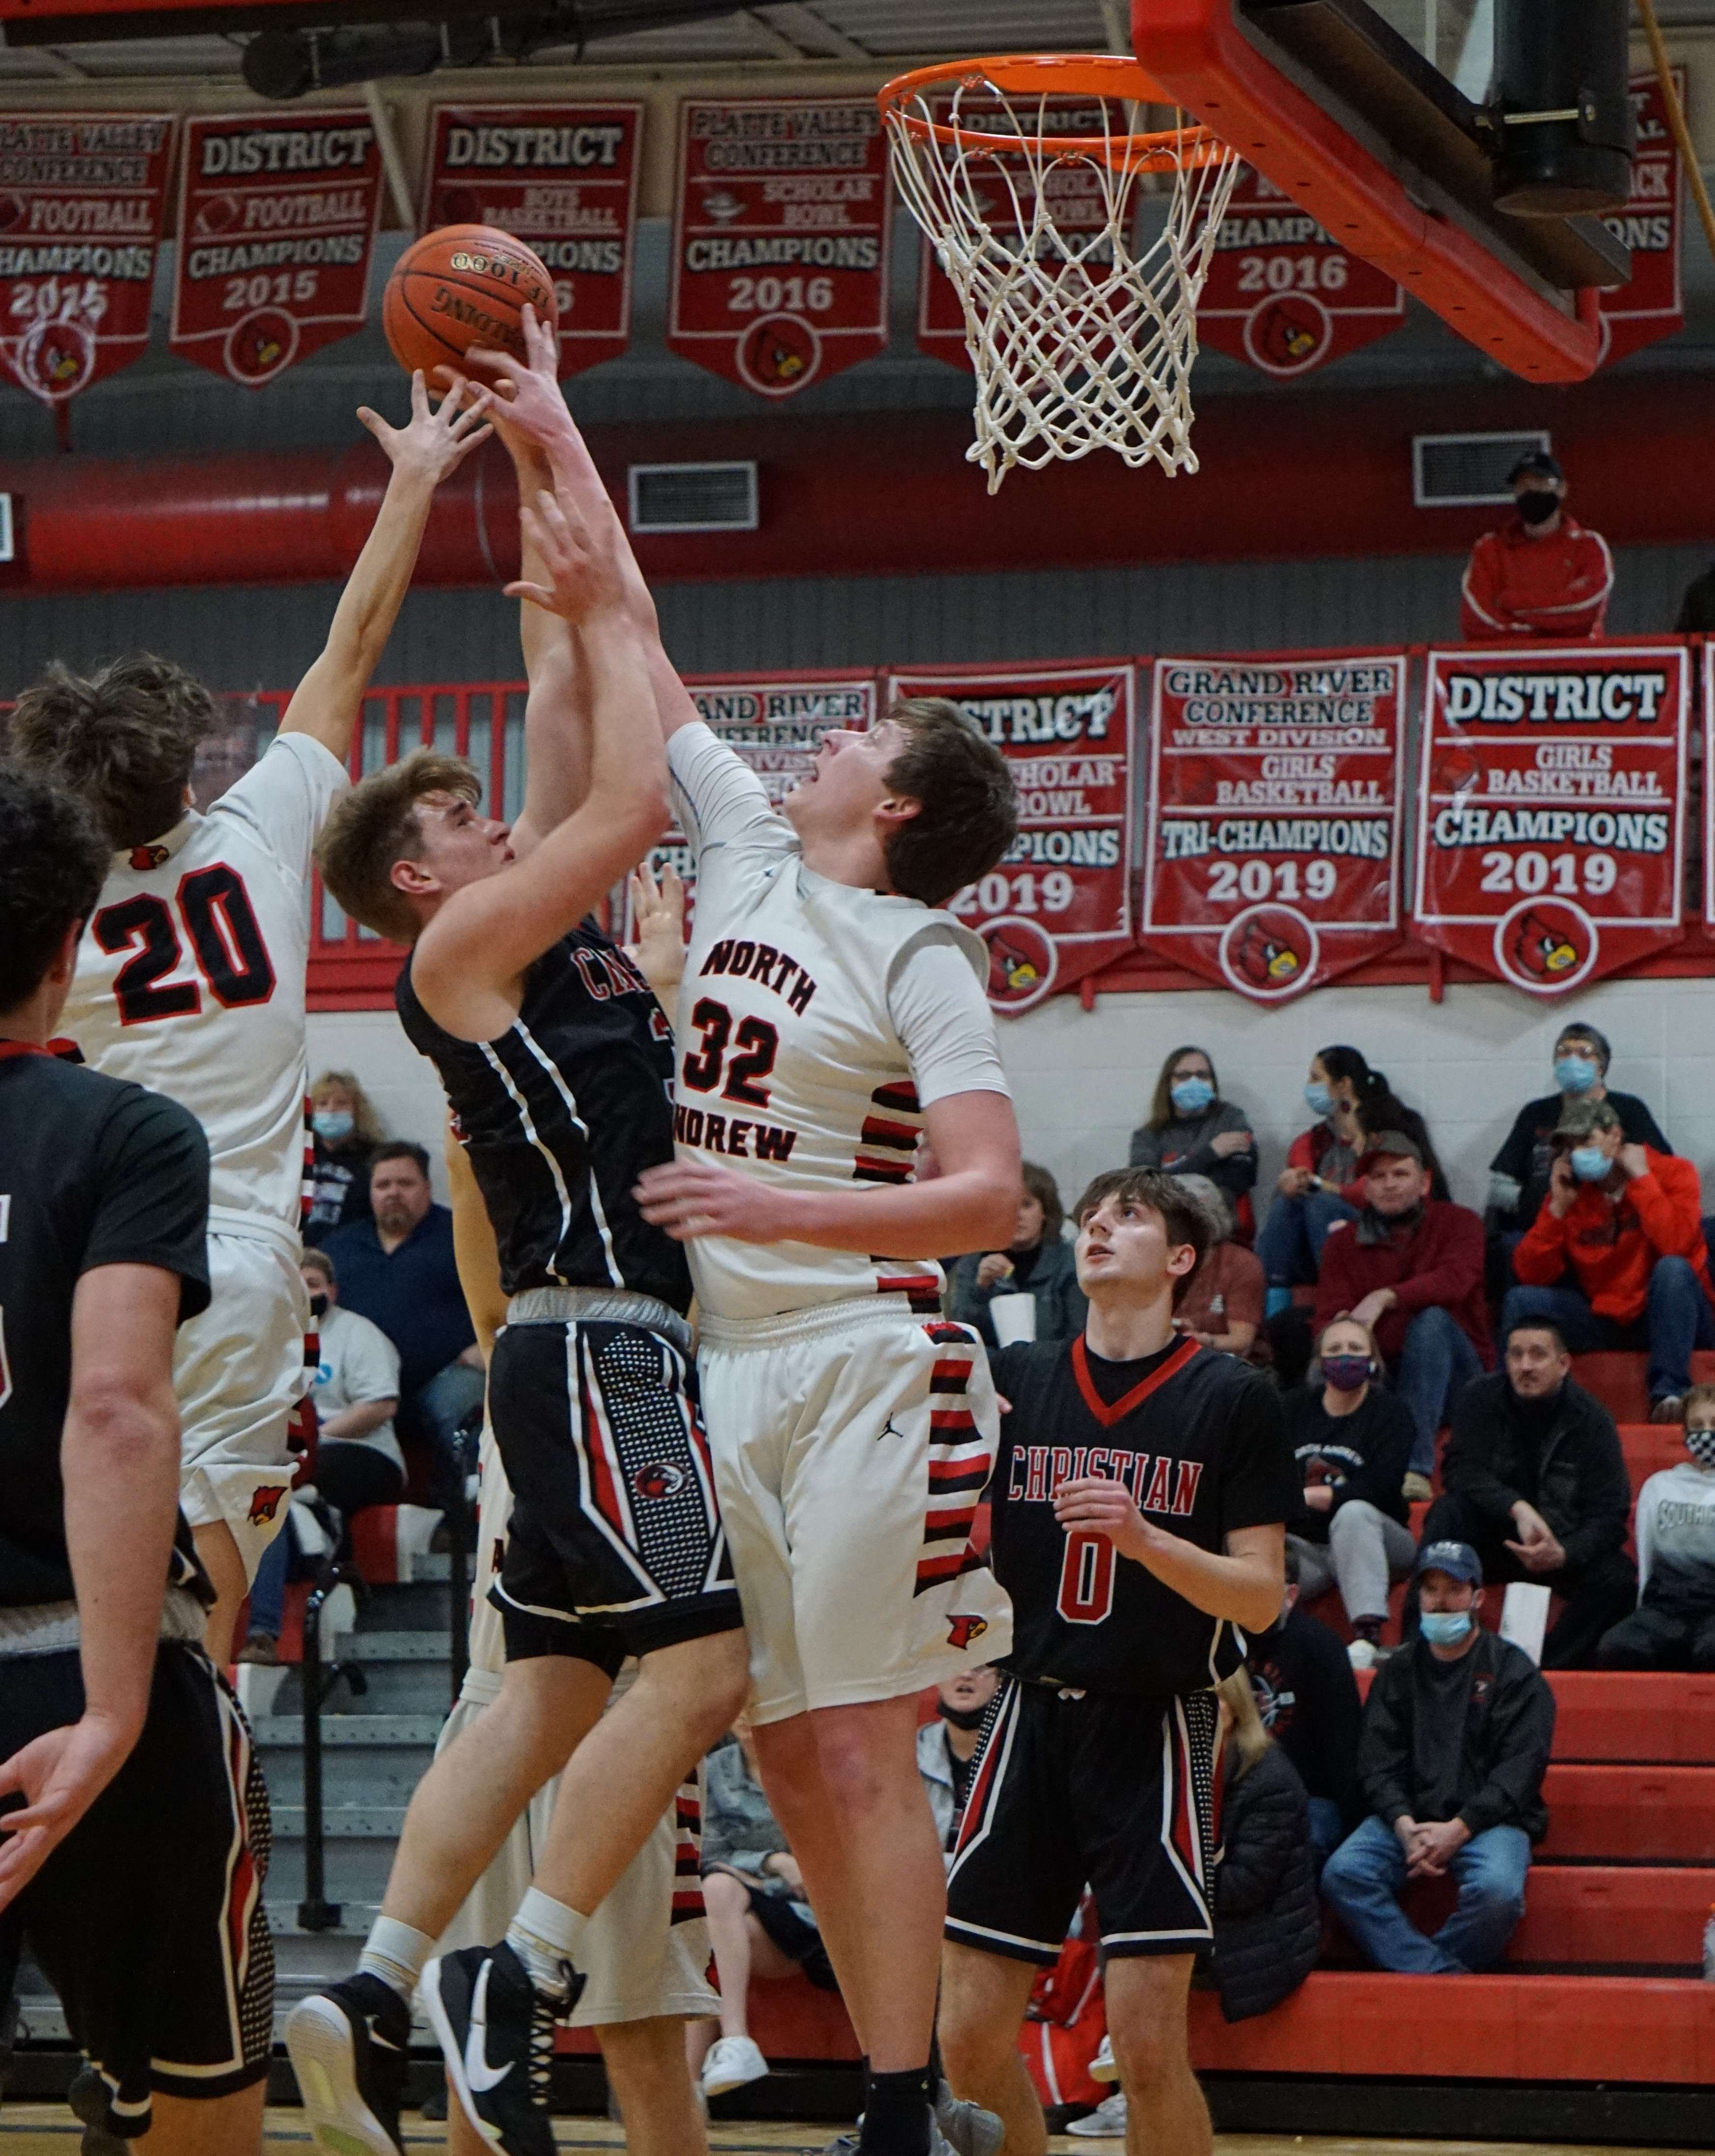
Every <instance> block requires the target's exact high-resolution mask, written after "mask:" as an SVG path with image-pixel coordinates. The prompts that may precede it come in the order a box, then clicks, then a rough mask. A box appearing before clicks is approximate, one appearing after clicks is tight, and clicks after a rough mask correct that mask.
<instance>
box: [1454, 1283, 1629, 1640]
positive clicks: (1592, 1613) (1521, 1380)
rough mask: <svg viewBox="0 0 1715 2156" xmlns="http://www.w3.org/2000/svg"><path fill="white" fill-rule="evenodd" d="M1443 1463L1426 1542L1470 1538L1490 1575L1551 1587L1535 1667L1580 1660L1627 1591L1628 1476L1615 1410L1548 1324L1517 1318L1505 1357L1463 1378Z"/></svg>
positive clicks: (1624, 1602)
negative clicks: (1589, 1386) (1552, 1614)
mask: <svg viewBox="0 0 1715 2156" xmlns="http://www.w3.org/2000/svg"><path fill="white" fill-rule="evenodd" d="M1441 1474H1442V1479H1443V1481H1445V1485H1446V1493H1445V1496H1440V1497H1438V1498H1437V1499H1436V1500H1435V1503H1434V1504H1433V1505H1432V1506H1431V1507H1430V1514H1429V1517H1428V1518H1427V1519H1426V1520H1425V1522H1424V1527H1423V1532H1424V1539H1425V1542H1434V1543H1439V1542H1449V1541H1451V1542H1459V1543H1471V1545H1472V1547H1473V1548H1475V1549H1476V1553H1477V1557H1478V1560H1479V1562H1480V1563H1481V1565H1482V1568H1483V1570H1484V1572H1485V1573H1487V1576H1488V1578H1491V1579H1504V1580H1514V1579H1517V1580H1525V1581H1530V1582H1534V1584H1536V1585H1538V1586H1539V1587H1546V1588H1548V1589H1551V1590H1552V1591H1553V1593H1554V1594H1558V1595H1559V1596H1560V1597H1561V1598H1562V1602H1563V1605H1564V1606H1563V1608H1562V1609H1561V1612H1560V1615H1559V1617H1558V1620H1556V1622H1555V1624H1554V1625H1553V1629H1552V1630H1550V1631H1549V1633H1548V1637H1547V1639H1546V1640H1544V1641H1543V1668H1544V1669H1545V1670H1582V1669H1588V1668H1589V1666H1590V1665H1591V1663H1592V1662H1593V1661H1594V1659H1595V1650H1596V1643H1597V1641H1598V1640H1599V1639H1600V1638H1601V1637H1602V1635H1603V1634H1604V1633H1605V1631H1607V1630H1608V1629H1609V1627H1610V1625H1616V1624H1618V1623H1619V1621H1620V1619H1621V1618H1622V1617H1624V1616H1625V1614H1626V1613H1627V1611H1628V1610H1630V1608H1631V1607H1632V1604H1633V1602H1634V1600H1635V1596H1636V1593H1637V1582H1636V1575H1635V1573H1633V1571H1632V1568H1631V1560H1630V1558H1628V1557H1627V1556H1626V1554H1625V1523H1626V1517H1627V1515H1628V1514H1629V1513H1630V1510H1631V1482H1630V1478H1629V1477H1628V1476H1627V1474H1626V1471H1625V1456H1624V1455H1623V1454H1622V1453H1621V1451H1620V1434H1619V1432H1618V1431H1617V1430H1615V1427H1614V1418H1613V1416H1612V1415H1610V1414H1609V1412H1608V1410H1607V1409H1606V1408H1605V1407H1604V1406H1603V1405H1602V1403H1601V1402H1600V1401H1599V1400H1598V1399H1593V1398H1592V1397H1591V1395H1590V1394H1589V1393H1587V1392H1585V1390H1584V1388H1583V1386H1581V1385H1579V1384H1578V1383H1575V1382H1574V1378H1573V1376H1572V1358H1571V1357H1570V1356H1569V1354H1568V1353H1567V1352H1566V1342H1565V1341H1564V1339H1563V1338H1562V1337H1561V1335H1560V1333H1559V1332H1558V1330H1557V1329H1556V1327H1554V1326H1553V1325H1552V1324H1550V1323H1548V1322H1546V1321H1545V1320H1543V1319H1541V1318H1537V1319H1527V1320H1526V1321H1525V1322H1523V1323H1522V1324H1519V1325H1515V1326H1514V1327H1512V1331H1511V1332H1508V1333H1507V1336H1506V1366H1505V1368H1503V1369H1501V1370H1498V1371H1497V1372H1496V1373H1495V1374H1494V1375H1493V1376H1492V1377H1488V1378H1479V1379H1478V1380H1477V1382H1476V1383H1475V1384H1473V1385H1467V1386H1466V1389H1465V1391H1464V1394H1463V1395H1462V1396H1461V1399H1460V1401H1459V1404H1458V1406H1457V1407H1456V1409H1454V1411H1453V1429H1452V1434H1451V1436H1450V1438H1449V1440H1448V1442H1447V1456H1446V1458H1445V1460H1444V1461H1443V1462H1442V1466H1441Z"/></svg>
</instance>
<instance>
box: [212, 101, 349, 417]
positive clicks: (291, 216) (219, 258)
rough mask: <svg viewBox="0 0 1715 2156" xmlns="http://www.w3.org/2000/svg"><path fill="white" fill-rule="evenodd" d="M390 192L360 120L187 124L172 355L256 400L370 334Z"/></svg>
mask: <svg viewBox="0 0 1715 2156" xmlns="http://www.w3.org/2000/svg"><path fill="white" fill-rule="evenodd" d="M381 181H382V167H381V150H380V146H379V144H378V143H377V141H376V136H375V129H374V127H373V126H372V123H371V121H370V118H369V115H368V114H367V112H364V111H363V110H361V109H359V110H357V111H352V112H305V113H297V114H294V115H291V116H290V117H283V116H280V115H276V114H275V113H269V114H266V115H259V114H254V113H247V114H244V115H241V116H234V117H230V118H225V119H213V120H204V119H190V120H187V121H186V122H185V154H184V161H183V163H182V166H181V167H180V173H179V187H178V265H177V267H178V274H177V277H176V278H175V280H174V282H173V288H172V336H171V340H170V341H171V343H172V349H173V350H174V351H175V352H177V353H178V354H179V355H180V357H182V358H185V359H193V360H195V362H197V364H198V367H207V368H208V371H209V372H210V373H212V374H223V375H224V376H225V377H227V379H228V381H229V382H244V383H245V384H246V385H247V386H248V387H249V388H252V389H255V388H260V387H261V385H262V384H263V383H264V382H271V381H272V380H273V379H274V377H275V375H276V374H279V373H280V372H282V371H283V370H284V369H285V368H286V367H290V365H291V364H292V362H294V361H295V360H300V359H303V358H305V357H307V355H308V354H309V353H311V352H316V351H318V350H320V348H321V346H323V345H325V344H333V343H335V342H336V341H337V340H338V339H339V338H341V337H342V336H350V335H351V334H352V331H353V330H358V329H361V328H362V326H363V314H364V301H365V297H366V295H367V290H368V285H369V257H370V253H371V250H372V247H373V245H374V243H375V227H376V223H377V218H379V217H380V214H381Z"/></svg>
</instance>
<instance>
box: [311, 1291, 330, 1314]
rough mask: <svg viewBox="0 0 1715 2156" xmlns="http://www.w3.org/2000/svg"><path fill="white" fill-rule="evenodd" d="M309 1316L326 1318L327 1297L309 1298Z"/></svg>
mask: <svg viewBox="0 0 1715 2156" xmlns="http://www.w3.org/2000/svg"><path fill="white" fill-rule="evenodd" d="M310 1315H311V1317H326V1315H327V1297H326V1296H325V1295H312V1296H311V1298H310Z"/></svg>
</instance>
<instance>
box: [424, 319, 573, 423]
mask: <svg viewBox="0 0 1715 2156" xmlns="http://www.w3.org/2000/svg"><path fill="white" fill-rule="evenodd" d="M523 325H524V349H525V352H526V354H527V355H528V357H527V361H526V363H524V364H521V363H520V362H518V361H517V360H516V359H514V358H513V357H512V355H511V352H491V351H490V350H489V348H488V347H487V346H485V345H474V346H472V347H471V350H470V358H471V360H472V361H473V362H475V364H476V365H477V366H479V367H486V368H487V369H488V370H489V372H490V373H491V374H494V375H496V377H498V379H497V381H496V385H495V388H496V401H497V403H499V404H500V405H501V408H502V409H503V412H504V414H505V417H504V419H503V422H502V423H503V424H504V425H505V426H506V428H508V429H510V430H511V432H513V433H515V434H521V435H522V437H523V438H524V439H525V440H526V442H533V443H534V444H536V446H537V449H547V448H549V447H550V446H551V445H557V444H560V443H562V442H564V441H565V440H567V439H568V438H575V437H576V435H577V432H578V429H577V426H576V424H575V423H574V422H573V418H572V414H571V413H570V411H569V410H568V409H567V404H566V399H565V397H564V396H563V394H562V392H561V389H560V382H559V373H560V346H559V340H558V338H557V337H556V336H555V335H554V333H553V331H552V330H551V329H550V328H549V327H548V326H547V323H546V322H542V321H537V315H536V310H535V308H534V307H530V306H526V308H525V310H524V312H523ZM442 371H443V372H445V370H444V369H443V370H442Z"/></svg>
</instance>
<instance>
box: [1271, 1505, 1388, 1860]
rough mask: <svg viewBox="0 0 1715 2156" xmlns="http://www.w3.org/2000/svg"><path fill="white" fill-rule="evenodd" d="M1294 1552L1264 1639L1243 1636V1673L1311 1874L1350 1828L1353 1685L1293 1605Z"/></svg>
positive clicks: (1325, 1636) (1355, 1811) (1355, 1714)
mask: <svg viewBox="0 0 1715 2156" xmlns="http://www.w3.org/2000/svg"><path fill="white" fill-rule="evenodd" d="M1301 1581H1302V1571H1301V1567H1300V1563H1299V1557H1298V1551H1297V1548H1295V1547H1294V1545H1293V1543H1292V1542H1291V1538H1290V1537H1289V1538H1288V1540H1287V1543H1286V1595H1285V1598H1284V1599H1283V1600H1282V1602H1281V1614H1280V1615H1279V1616H1278V1617H1277V1618H1276V1620H1275V1621H1274V1623H1273V1624H1272V1625H1270V1626H1269V1628H1268V1630H1267V1631H1266V1632H1256V1633H1252V1634H1250V1635H1248V1645H1247V1653H1246V1661H1247V1666H1248V1667H1249V1669H1250V1684H1251V1689H1252V1691H1254V1692H1255V1696H1256V1705H1257V1711H1258V1712H1259V1713H1260V1714H1261V1717H1262V1722H1263V1727H1264V1728H1266V1730H1267V1732H1268V1733H1269V1735H1270V1736H1271V1737H1272V1738H1273V1739H1274V1741H1275V1743H1276V1744H1278V1745H1279V1746H1280V1748H1281V1750H1282V1751H1283V1752H1284V1753H1286V1757H1287V1758H1289V1759H1290V1760H1291V1763H1292V1764H1293V1765H1294V1766H1295V1767H1296V1768H1297V1769H1298V1778H1299V1779H1300V1780H1301V1781H1302V1783H1303V1784H1304V1787H1305V1789H1306V1791H1307V1795H1308V1799H1309V1805H1310V1838H1311V1840H1312V1843H1313V1844H1314V1845H1315V1848H1316V1859H1317V1865H1318V1866H1320V1865H1321V1863H1322V1861H1323V1859H1324V1858H1325V1857H1327V1856H1328V1854H1329V1852H1330V1851H1332V1850H1335V1849H1338V1847H1339V1845H1340V1844H1341V1843H1342V1842H1343V1840H1345V1838H1346V1836H1347V1835H1348V1834H1349V1833H1350V1832H1351V1830H1352V1829H1353V1827H1354V1826H1356V1825H1357V1824H1358V1817H1359V1814H1360V1810H1361V1807H1360V1805H1359V1804H1358V1730H1359V1728H1360V1727H1361V1724H1362V1719H1363V1709H1362V1707H1361V1706H1360V1705H1359V1702H1358V1680H1357V1678H1356V1677H1354V1676H1353V1674H1352V1665H1351V1663H1350V1661H1348V1659H1347V1655H1346V1651H1345V1650H1344V1648H1343V1647H1342V1646H1341V1645H1340V1643H1339V1641H1338V1640H1337V1639H1336V1638H1335V1636H1334V1635H1333V1634H1332V1632H1331V1631H1330V1630H1328V1628H1327V1625H1319V1624H1317V1620H1315V1618H1314V1617H1312V1615H1311V1614H1309V1612H1308V1611H1307V1609H1303V1608H1302V1606H1301V1604H1300V1602H1299V1594H1300V1592H1301Z"/></svg>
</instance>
